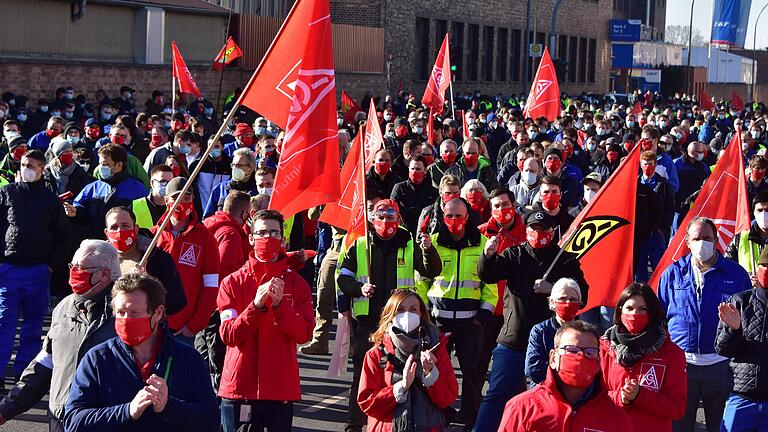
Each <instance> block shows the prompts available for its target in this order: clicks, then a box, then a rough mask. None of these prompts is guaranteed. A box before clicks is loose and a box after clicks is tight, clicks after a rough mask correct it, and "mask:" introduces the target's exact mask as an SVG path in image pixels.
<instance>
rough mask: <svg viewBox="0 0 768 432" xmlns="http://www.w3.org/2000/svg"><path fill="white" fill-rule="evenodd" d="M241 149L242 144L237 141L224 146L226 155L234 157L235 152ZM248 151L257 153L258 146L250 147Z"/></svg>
mask: <svg viewBox="0 0 768 432" xmlns="http://www.w3.org/2000/svg"><path fill="white" fill-rule="evenodd" d="M239 148H240V143H239V142H237V141H232V142H231V143H228V144H224V154H225V155H227V156H229V157H230V158H231V157H232V155H233V154H235V150H237V149H239ZM248 149H250V150H251V151H256V145H255V144H254V145H249V146H248Z"/></svg>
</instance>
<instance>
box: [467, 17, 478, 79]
mask: <svg viewBox="0 0 768 432" xmlns="http://www.w3.org/2000/svg"><path fill="white" fill-rule="evenodd" d="M479 44H480V26H478V25H477V24H470V25H469V29H468V30H467V45H468V49H467V81H477V65H478V63H479V58H478V57H479V54H480V53H479V49H478V45H479Z"/></svg>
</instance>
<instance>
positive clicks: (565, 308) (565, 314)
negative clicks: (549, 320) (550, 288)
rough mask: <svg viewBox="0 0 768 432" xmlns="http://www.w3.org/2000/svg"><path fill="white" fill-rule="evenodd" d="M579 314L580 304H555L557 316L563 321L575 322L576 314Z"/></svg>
mask: <svg viewBox="0 0 768 432" xmlns="http://www.w3.org/2000/svg"><path fill="white" fill-rule="evenodd" d="M578 313H579V303H575V302H566V301H556V302H555V314H556V315H557V316H558V318H560V319H561V320H563V321H565V322H568V321H573V319H574V318H575V317H576V314H578Z"/></svg>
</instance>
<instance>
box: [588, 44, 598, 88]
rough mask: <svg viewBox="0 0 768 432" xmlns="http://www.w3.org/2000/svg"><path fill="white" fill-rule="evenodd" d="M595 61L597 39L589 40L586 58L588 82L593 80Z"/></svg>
mask: <svg viewBox="0 0 768 432" xmlns="http://www.w3.org/2000/svg"><path fill="white" fill-rule="evenodd" d="M595 63H597V40H595V39H590V40H589V57H588V59H587V69H588V72H587V75H588V76H589V82H591V83H593V82H595Z"/></svg>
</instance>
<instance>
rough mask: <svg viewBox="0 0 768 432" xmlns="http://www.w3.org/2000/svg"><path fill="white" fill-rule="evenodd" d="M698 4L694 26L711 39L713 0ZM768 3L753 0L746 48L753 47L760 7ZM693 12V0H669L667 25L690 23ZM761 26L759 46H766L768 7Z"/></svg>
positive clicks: (697, 2) (758, 37)
mask: <svg viewBox="0 0 768 432" xmlns="http://www.w3.org/2000/svg"><path fill="white" fill-rule="evenodd" d="M695 1H696V6H695V10H694V12H693V28H695V29H698V30H699V31H701V34H702V35H703V36H704V39H705V40H709V33H710V26H711V25H712V1H713V0H695ZM766 4H768V0H752V10H751V11H750V14H749V27H748V28H747V40H746V43H745V45H746V46H745V48H752V38H753V37H754V34H755V20H756V19H757V15H758V14H759V13H760V9H762V8H763V6H765V5H766ZM690 14H691V0H668V1H667V25H685V26H687V25H688V21H689V20H690V18H691V17H690ZM760 28H761V29H762V31H760V32H758V33H757V47H758V48H765V47H766V46H768V32H766V31H765V29H766V28H768V8H766V10H765V12H763V15H762V16H761V17H760Z"/></svg>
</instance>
